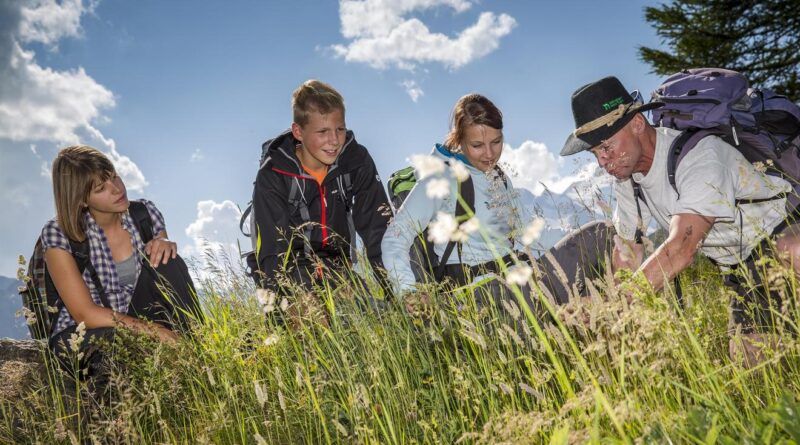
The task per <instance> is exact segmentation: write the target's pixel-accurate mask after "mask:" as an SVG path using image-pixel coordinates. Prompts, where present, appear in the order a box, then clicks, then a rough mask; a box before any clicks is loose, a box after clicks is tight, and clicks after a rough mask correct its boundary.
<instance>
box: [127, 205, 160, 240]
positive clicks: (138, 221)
mask: <svg viewBox="0 0 800 445" xmlns="http://www.w3.org/2000/svg"><path fill="white" fill-rule="evenodd" d="M128 213H129V214H130V215H131V218H132V219H133V223H134V224H135V225H136V228H137V229H138V230H139V235H141V236H142V242H143V243H145V244H147V243H148V242H150V240H152V239H153V238H154V237H155V234H154V233H153V219H152V218H151V217H150V212H149V211H148V210H147V206H145V205H144V203H142V202H141V201H131V204H130V206H129V207H128Z"/></svg>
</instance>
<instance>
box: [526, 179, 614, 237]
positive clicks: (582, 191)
mask: <svg viewBox="0 0 800 445" xmlns="http://www.w3.org/2000/svg"><path fill="white" fill-rule="evenodd" d="M610 189H611V187H610V182H609V179H608V178H604V177H603V176H591V177H588V178H586V179H583V180H576V181H574V182H573V183H572V184H571V185H569V187H566V189H565V191H564V192H563V193H557V192H554V191H549V190H546V191H545V192H544V193H542V194H541V195H540V196H535V195H534V194H533V193H532V192H531V191H530V190H528V189H526V188H517V191H518V192H519V199H520V202H521V204H522V205H523V206H524V207H526V208H530V209H533V213H534V214H535V215H537V216H539V217H540V218H544V220H545V221H546V225H545V229H544V231H542V235H541V237H540V238H539V240H538V242H537V244H536V246H535V247H537V248H542V249H547V248H550V247H551V246H553V244H555V243H556V242H558V240H560V239H561V238H562V237H563V236H564V235H566V234H567V233H568V232H569V231H571V230H573V229H576V228H578V227H580V226H581V225H583V224H586V223H587V222H590V221H595V220H598V219H605V218H608V217H609V216H606V213H608V212H610V208H609V207H607V206H608V205H609V204H603V203H608V202H610V200H609V195H610ZM603 207H606V208H605V209H604V208H603Z"/></svg>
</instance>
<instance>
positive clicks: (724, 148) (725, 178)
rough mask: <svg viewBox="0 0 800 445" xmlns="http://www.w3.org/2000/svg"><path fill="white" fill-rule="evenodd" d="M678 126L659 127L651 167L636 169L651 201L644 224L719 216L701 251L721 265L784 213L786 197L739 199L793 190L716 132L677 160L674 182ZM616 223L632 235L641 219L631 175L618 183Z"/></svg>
mask: <svg viewBox="0 0 800 445" xmlns="http://www.w3.org/2000/svg"><path fill="white" fill-rule="evenodd" d="M679 134H680V131H678V130H673V129H670V128H656V151H655V156H654V158H653V164H652V166H651V167H650V171H649V172H648V173H647V174H646V175H644V174H641V173H634V174H633V180H634V181H636V182H638V183H639V184H640V185H641V188H642V194H643V195H644V198H645V200H646V201H647V204H646V205H645V204H644V203H641V202H640V204H641V209H642V222H643V227H647V226H648V225H649V224H650V219H651V218H655V220H656V222H657V223H658V225H659V226H661V227H663V228H664V229H667V230H668V229H669V223H670V219H671V218H672V216H673V215H677V214H682V213H689V214H696V215H703V216H709V217H714V218H716V219H715V222H714V225H713V226H712V228H711V231H710V232H709V234H708V236H707V237H706V239H705V241H704V242H703V245H702V247H701V249H700V250H701V251H702V252H703V254H705V255H706V256H707V257H709V258H711V259H713V260H715V261H716V262H718V263H720V264H723V265H733V264H737V263H739V262H740V261H741V260H742V259H744V258H747V257H748V256H749V255H750V252H751V251H752V250H753V248H754V247H755V246H756V245H757V244H758V243H759V242H760V241H761V240H762V239H763V238H764V237H765V236H767V235H769V234H771V233H772V231H773V229H774V228H775V227H776V226H778V224H780V223H781V221H783V220H784V219H785V218H786V214H787V212H786V199H785V198H779V199H774V200H769V201H765V202H759V203H751V204H744V203H743V204H739V205H738V206H737V205H736V204H735V202H734V201H735V200H736V199H739V200H755V199H765V198H771V197H774V196H776V195H778V194H780V193H789V192H791V185H790V184H789V183H788V182H787V181H785V180H783V179H781V178H778V177H775V176H769V175H766V174H764V173H761V172H759V171H757V170H756V169H755V168H754V166H753V164H751V163H750V162H748V161H747V160H746V159H745V158H744V156H742V154H741V153H740V152H739V151H738V150H736V148H734V147H732V146H731V145H729V144H727V143H726V142H725V141H723V140H722V139H720V138H718V137H716V136H709V137H706V138H703V139H702V140H701V141H700V142H698V143H697V145H696V146H695V147H694V149H692V150H691V151H690V152H689V153H688V154H686V156H685V157H684V158H683V159H682V160H681V162H680V164H678V168H677V170H676V172H675V185H676V186H677V189H678V193H680V195H679V194H678V193H676V192H675V189H674V188H673V187H672V185H670V183H669V178H668V177H667V154H668V152H669V148H670V145H671V144H672V141H673V140H674V139H675V138H676V137H677V136H678V135H679ZM614 192H615V195H616V201H617V204H616V208H615V209H614V216H613V221H614V227H615V228H616V229H617V233H618V234H619V235H620V236H621V237H622V238H624V239H628V240H633V239H634V234H635V232H636V227H637V223H638V221H639V217H638V213H637V211H636V201H635V200H634V196H633V185H632V183H631V180H630V179H627V180H622V181H618V182H616V183H615V184H614Z"/></svg>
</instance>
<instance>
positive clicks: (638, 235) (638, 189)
mask: <svg viewBox="0 0 800 445" xmlns="http://www.w3.org/2000/svg"><path fill="white" fill-rule="evenodd" d="M631 185H633V200H634V201H636V213H637V214H638V215H639V221H638V222H637V223H636V232H635V233H634V235H633V240H634V242H635V243H636V244H642V237H643V236H644V233H643V232H642V221H643V220H642V206H641V204H639V201H642V202H644V203H645V204H647V201H646V200H645V199H644V195H643V194H642V186H641V185H639V183H638V182H636V181H634V180H633V178H631Z"/></svg>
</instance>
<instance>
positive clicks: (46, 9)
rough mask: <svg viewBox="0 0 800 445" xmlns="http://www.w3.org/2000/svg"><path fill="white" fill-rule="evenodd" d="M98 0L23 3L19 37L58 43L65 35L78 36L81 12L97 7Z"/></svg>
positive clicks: (48, 43) (52, 0)
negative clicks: (86, 2)
mask: <svg viewBox="0 0 800 445" xmlns="http://www.w3.org/2000/svg"><path fill="white" fill-rule="evenodd" d="M95 6H96V2H94V1H90V2H89V3H88V4H87V5H84V4H83V2H82V1H81V0H63V1H61V2H60V3H59V2H56V1H55V0H33V1H29V2H28V5H25V6H23V7H22V10H21V16H22V21H21V23H20V31H19V33H20V37H21V39H22V41H23V42H25V43H30V42H41V43H44V44H45V45H51V46H55V45H56V44H57V43H58V41H59V40H61V39H62V38H64V37H78V36H80V33H81V16H82V15H83V14H84V13H86V12H92V11H94V8H95Z"/></svg>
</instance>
